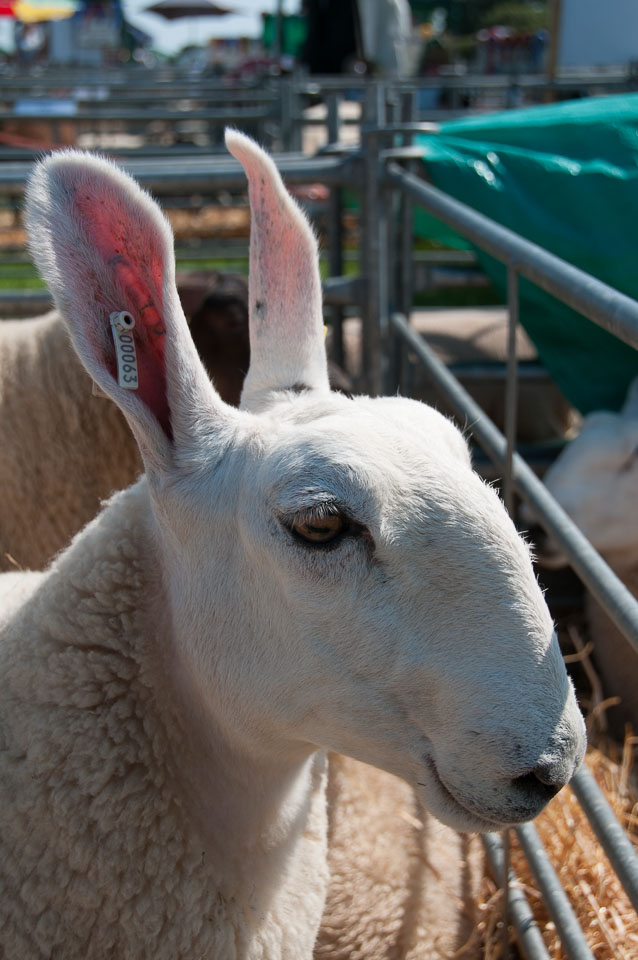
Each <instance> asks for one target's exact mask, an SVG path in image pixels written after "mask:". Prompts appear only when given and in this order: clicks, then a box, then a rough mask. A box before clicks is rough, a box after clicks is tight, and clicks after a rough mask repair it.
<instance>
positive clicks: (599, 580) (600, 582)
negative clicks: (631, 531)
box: [390, 314, 638, 651]
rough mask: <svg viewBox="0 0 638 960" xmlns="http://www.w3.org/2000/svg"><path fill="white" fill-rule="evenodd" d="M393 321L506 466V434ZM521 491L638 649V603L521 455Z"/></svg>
mask: <svg viewBox="0 0 638 960" xmlns="http://www.w3.org/2000/svg"><path fill="white" fill-rule="evenodd" d="M390 320H391V323H392V325H393V326H394V327H395V328H396V329H397V330H399V331H400V332H401V335H402V336H403V338H404V340H405V341H406V343H408V344H409V346H410V348H411V349H412V350H414V352H415V353H416V355H417V357H418V358H419V360H420V361H421V363H422V364H423V365H424V366H425V367H426V369H427V370H428V372H429V373H430V375H431V377H432V380H433V382H434V383H435V384H436V385H437V386H438V387H439V388H440V389H441V390H442V392H443V393H444V394H445V396H446V397H447V399H448V400H449V401H450V403H451V405H452V407H453V409H454V410H455V412H457V414H458V416H459V417H460V419H461V420H462V421H465V422H466V423H469V424H471V429H472V433H473V434H474V436H475V437H476V438H477V439H478V441H479V443H480V444H481V446H482V447H483V449H484V450H485V451H486V453H487V454H488V456H489V457H490V458H491V459H492V460H493V461H494V463H496V464H498V465H499V466H502V464H503V460H504V457H505V447H506V444H505V437H504V436H503V434H502V433H501V432H500V430H498V429H497V428H496V427H495V425H494V424H493V423H492V421H491V420H490V419H489V417H488V416H486V414H485V413H484V412H483V410H481V408H480V407H479V405H478V404H477V403H476V402H475V401H474V400H473V399H472V397H471V396H470V395H469V394H468V392H467V390H465V389H464V388H463V387H462V386H461V384H460V383H459V382H458V381H457V380H456V379H455V377H454V376H452V374H451V373H450V372H449V371H448V370H447V368H446V367H445V364H443V363H442V362H441V361H440V360H439V358H438V357H437V356H436V354H435V353H434V351H433V350H432V348H431V347H429V346H428V344H427V343H426V342H425V340H424V339H423V338H422V337H421V336H419V334H418V333H417V332H416V331H415V330H412V329H411V327H410V326H409V324H408V323H407V321H406V319H405V317H403V316H402V315H401V314H393V315H392V316H391V318H390ZM512 468H513V469H512V473H513V478H514V483H515V486H516V489H517V490H518V492H519V493H520V494H521V496H524V497H525V499H526V500H527V501H528V502H529V503H530V504H531V505H532V507H533V508H534V509H535V510H536V512H537V514H538V517H539V520H540V521H541V522H542V523H543V525H544V526H545V528H546V529H547V530H548V531H549V532H550V533H551V534H553V536H554V537H555V538H556V540H557V541H558V543H559V544H560V546H561V547H562V548H563V549H564V550H565V553H566V554H567V556H568V557H569V560H570V563H571V565H572V566H573V568H574V570H575V571H576V573H577V574H578V576H579V577H580V578H581V580H582V581H583V583H584V584H585V586H587V587H588V588H589V590H591V592H592V593H593V595H594V596H595V597H596V599H597V600H598V601H599V603H600V605H601V606H602V607H603V609H604V610H605V612H606V613H607V614H608V615H609V616H610V617H611V619H612V620H613V621H614V623H615V624H616V626H617V627H618V629H619V630H620V631H621V632H622V634H623V635H624V636H625V637H626V638H627V640H628V641H629V643H630V644H631V645H632V647H633V648H634V649H635V650H636V651H638V601H637V600H636V598H635V597H634V596H632V594H631V593H630V591H629V590H628V589H627V587H626V586H625V584H624V583H622V582H621V581H620V580H619V579H618V577H617V576H616V574H615V573H613V571H612V570H610V568H609V567H608V566H607V564H606V563H605V561H604V560H603V559H602V557H601V556H600V555H599V554H598V553H597V552H596V551H595V550H594V548H593V547H592V545H591V544H590V543H589V541H588V540H587V539H586V537H585V536H584V535H583V534H582V533H581V532H580V530H579V529H578V527H577V526H576V525H575V524H574V522H573V521H572V520H570V518H569V517H568V516H567V514H566V513H565V511H564V510H563V509H562V508H561V507H559V505H558V504H557V503H556V501H555V500H554V498H553V497H552V495H551V494H550V493H549V491H548V490H547V488H546V487H545V486H544V485H543V483H542V482H541V481H540V480H539V479H538V477H537V476H536V475H535V474H534V472H533V470H532V469H531V468H530V467H529V466H528V465H527V464H526V463H525V461H524V460H523V459H522V457H520V456H519V455H518V454H517V453H515V454H514V457H513V461H512Z"/></svg>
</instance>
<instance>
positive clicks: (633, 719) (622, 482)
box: [537, 379, 638, 738]
mask: <svg viewBox="0 0 638 960" xmlns="http://www.w3.org/2000/svg"><path fill="white" fill-rule="evenodd" d="M544 482H545V484H546V485H547V487H548V489H549V491H550V493H552V494H553V496H554V497H555V498H556V500H557V501H558V502H559V504H560V505H561V506H562V507H563V509H564V510H565V511H566V512H567V513H568V514H569V515H570V516H571V518H572V519H573V520H574V522H575V523H576V524H577V526H579V527H580V529H581V530H582V531H583V533H584V534H585V536H586V537H587V538H588V540H590V541H591V543H592V544H593V546H594V547H595V548H596V549H597V550H598V552H599V553H600V554H601V555H602V556H603V557H604V558H605V560H606V561H607V562H608V563H609V565H610V567H611V568H612V569H613V570H614V572H615V573H616V574H617V575H618V576H619V577H620V579H621V580H623V581H624V583H625V584H626V585H627V587H629V589H630V590H631V592H632V593H633V594H634V596H638V511H637V510H636V500H637V498H638V379H636V380H634V382H633V384H632V385H631V387H630V389H629V391H628V393H627V399H626V401H625V404H624V406H623V408H622V410H621V411H620V412H619V413H613V412H612V411H602V410H601V411H597V412H595V413H590V414H589V415H588V416H587V417H585V419H584V420H583V423H582V427H581V430H580V432H579V434H578V436H577V437H576V438H575V439H574V440H572V441H571V443H569V444H568V445H567V446H566V447H565V448H564V450H563V451H562V453H561V454H560V456H559V457H558V458H557V459H556V460H555V462H554V463H553V464H552V466H551V467H550V468H549V470H548V471H547V473H546V474H545V477H544ZM537 552H538V554H539V559H540V561H541V563H542V564H544V565H545V566H547V567H560V566H564V565H565V564H566V563H567V560H566V558H565V557H564V556H563V555H562V554H561V552H560V551H559V549H558V548H557V547H556V545H555V544H553V542H552V541H551V539H550V538H548V537H547V536H540V537H539V538H538V540H537ZM585 608H586V615H587V620H588V624H589V630H590V634H591V639H592V641H593V643H594V648H595V650H594V656H595V659H596V666H597V668H598V671H599V673H600V676H601V679H602V682H603V687H604V690H605V694H606V696H608V697H611V696H619V697H620V698H621V702H620V704H618V705H616V706H611V707H610V708H609V710H608V711H607V717H608V720H609V725H610V729H611V730H612V731H613V732H614V734H615V735H617V736H619V737H621V738H622V737H623V736H624V731H625V724H626V723H627V722H629V723H631V724H632V726H633V729H634V732H638V654H637V653H636V652H635V651H634V650H633V648H632V647H631V646H630V644H629V642H628V641H627V640H626V639H625V637H624V636H623V635H622V634H621V633H620V631H619V630H618V629H617V627H615V626H614V624H613V623H612V621H611V620H610V619H609V617H608V616H607V615H606V614H605V613H604V611H603V610H602V608H601V607H600V606H599V604H598V603H597V602H596V601H595V600H594V599H593V597H591V595H589V594H587V596H586V600H585Z"/></svg>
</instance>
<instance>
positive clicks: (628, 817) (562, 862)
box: [478, 630, 638, 960]
mask: <svg viewBox="0 0 638 960" xmlns="http://www.w3.org/2000/svg"><path fill="white" fill-rule="evenodd" d="M570 640H571V641H572V644H573V647H574V648H575V649H576V653H575V654H574V655H572V656H568V657H566V660H567V661H569V660H578V661H579V665H580V667H581V668H582V672H583V676H584V678H585V679H586V680H587V681H588V688H587V690H586V693H581V706H583V708H584V710H585V712H586V716H587V720H588V726H589V728H590V731H589V732H590V742H591V743H592V744H593V745H592V746H590V748H589V751H588V754H587V760H586V762H587V765H588V767H589V769H590V770H591V772H592V773H593V775H594V776H595V778H596V780H597V782H598V785H599V786H600V787H601V789H602V791H603V793H604V794H605V796H606V797H607V800H608V802H609V804H610V805H611V807H612V809H613V811H614V813H615V814H616V816H617V817H618V819H619V821H620V822H621V823H622V824H623V826H624V827H625V829H626V830H627V833H628V835H629V837H630V839H631V840H632V841H633V842H634V844H636V846H637V847H638V790H637V788H636V785H637V778H636V776H635V771H633V770H632V764H633V759H634V755H635V752H636V749H637V748H638V737H633V736H631V735H630V731H628V734H627V737H626V738H625V743H624V745H623V746H622V747H620V746H619V745H617V744H615V743H614V742H613V741H611V740H609V739H608V738H607V737H606V736H605V735H604V733H602V732H601V727H604V710H605V707H607V706H608V705H609V704H610V703H611V702H613V701H604V700H602V699H601V694H600V690H599V684H598V683H597V678H596V676H595V672H594V668H593V665H592V664H591V662H590V661H589V656H588V654H589V649H588V648H587V647H586V646H585V645H583V643H582V642H581V641H580V639H579V636H578V634H576V633H574V631H573V630H570ZM535 826H536V828H537V830H538V833H539V835H540V837H541V839H542V841H543V843H544V845H545V848H546V850H547V852H548V855H549V857H550V860H551V862H552V864H553V866H554V869H555V870H556V872H557V873H558V876H559V879H560V881H561V883H562V885H563V887H564V889H565V891H566V893H567V895H568V897H569V899H570V902H571V904H572V907H573V909H574V912H575V914H576V916H577V918H578V921H579V923H580V925H581V928H582V929H583V931H584V933H585V936H586V938H587V942H588V944H589V948H590V950H591V951H592V953H593V955H594V957H595V958H596V960H612V958H613V960H638V915H637V914H636V912H635V911H634V909H633V907H632V905H631V903H630V901H629V899H628V897H627V895H626V894H625V892H624V890H623V888H622V886H621V883H620V881H619V880H618V878H617V877H616V874H615V873H614V871H613V870H612V868H611V866H610V864H609V862H608V861H607V858H606V856H605V854H604V853H603V851H602V848H601V847H600V844H599V843H598V841H597V839H596V837H595V835H594V833H593V831H592V829H591V827H590V826H589V823H588V821H587V818H586V816H585V814H584V813H583V811H582V809H581V807H580V805H579V803H578V801H577V800H576V797H575V796H574V794H573V792H572V791H571V789H570V788H569V787H567V788H565V789H564V790H561V792H560V793H559V794H558V795H557V796H556V797H555V798H554V800H553V801H552V802H551V803H550V805H549V806H548V807H547V809H546V810H545V811H544V812H543V813H542V814H541V816H540V817H538V819H537V820H536V821H535ZM511 863H512V867H513V869H514V872H515V875H516V876H517V877H518V878H519V881H518V882H519V883H520V884H521V885H522V887H523V890H524V892H525V894H526V896H527V899H528V902H529V904H530V907H531V909H532V910H533V912H534V915H535V917H536V921H537V923H538V926H539V928H540V930H541V932H542V935H543V939H544V941H545V945H546V947H547V951H548V953H549V955H550V957H551V958H552V960H567V954H566V953H565V952H564V950H563V948H562V946H561V943H560V939H559V937H558V935H557V932H556V929H555V926H554V924H553V922H552V921H551V919H550V917H549V914H548V912H547V909H546V907H545V905H544V903H543V898H542V895H541V894H540V892H539V890H538V888H537V886H536V884H535V881H534V880H533V878H532V876H531V873H530V870H529V867H528V866H527V862H526V860H525V857H524V855H523V853H522V851H521V849H520V847H519V845H518V842H517V839H516V837H515V835H514V833H513V832H512V845H511ZM478 909H479V915H480V917H481V919H480V922H479V931H480V934H481V937H482V940H483V943H484V957H485V960H503V958H504V956H505V947H504V940H503V928H502V917H503V891H502V890H499V889H498V888H497V887H496V885H495V884H494V883H493V881H492V880H491V879H489V878H487V877H486V878H485V880H484V886H483V890H482V900H481V902H480V903H479V904H478ZM511 954H512V956H513V957H515V956H517V953H516V949H515V947H512V948H511Z"/></svg>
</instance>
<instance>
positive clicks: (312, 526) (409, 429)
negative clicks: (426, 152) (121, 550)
mask: <svg viewBox="0 0 638 960" xmlns="http://www.w3.org/2000/svg"><path fill="white" fill-rule="evenodd" d="M227 144H228V147H229V149H230V151H231V152H232V153H233V154H234V155H235V157H236V158H237V159H238V160H239V161H240V162H241V163H242V165H243V167H244V169H245V171H246V174H247V176H248V182H249V192H250V201H251V208H252V215H253V221H252V230H251V264H250V321H251V331H250V336H251V364H250V370H249V373H248V377H247V379H246V383H245V387H244V393H243V398H242V407H243V409H240V410H235V409H233V408H231V407H228V406H227V405H226V404H224V403H223V402H222V401H221V399H220V398H219V396H218V394H217V393H216V391H215V390H214V388H213V386H212V385H211V384H210V382H209V380H208V378H207V377H206V375H205V372H204V370H203V367H202V365H201V363H200V361H199V359H198V357H197V354H196V351H195V349H194V348H193V344H192V341H191V338H190V335H189V332H188V328H187V325H186V322H185V320H184V317H183V314H182V311H181V307H180V305H179V300H178V297H177V293H176V291H175V284H174V265H173V254H172V243H171V236H170V230H169V228H168V226H167V224H166V222H165V221H164V220H163V218H162V216H161V214H160V213H159V211H158V210H157V208H156V207H155V205H154V204H153V203H152V201H151V200H150V199H149V198H148V197H147V196H146V195H145V194H143V193H142V191H140V190H139V188H138V187H137V186H136V185H135V184H134V183H133V182H132V181H131V180H130V179H129V178H127V177H126V176H125V175H124V174H123V173H121V172H120V171H118V170H117V169H116V168H115V167H113V166H112V165H110V164H108V163H106V162H105V161H102V160H97V159H95V158H91V157H88V156H85V155H82V154H78V153H67V154H58V155H56V156H55V157H53V158H51V159H49V160H47V161H45V162H44V163H43V164H41V165H40V166H39V167H38V168H37V169H36V172H35V173H34V175H33V177H32V181H31V184H30V188H29V194H28V202H27V220H28V224H29V231H30V236H31V246H32V250H33V253H34V257H35V259H36V260H37V261H38V263H39V265H40V268H41V271H42V273H43V275H44V277H45V279H46V280H47V282H48V284H49V286H50V288H51V290H52V292H53V294H54V297H55V299H56V302H57V305H58V307H59V308H60V310H61V311H62V313H63V314H64V316H65V317H66V319H67V322H68V324H69V327H70V330H71V334H72V337H73V341H74V344H75V347H76V349H77V351H78V353H79V355H80V356H81V358H82V359H83V361H84V363H85V365H86V367H87V369H88V370H89V372H90V374H91V375H92V376H93V378H94V379H95V380H96V381H97V382H98V383H99V385H100V386H101V388H102V389H103V390H104V391H105V392H106V393H107V394H109V395H110V396H111V397H112V398H113V399H114V400H115V402H116V403H118V404H119V405H120V407H121V409H122V410H123V412H124V414H125V416H126V417H127V418H128V420H129V423H130V424H131V427H132V429H133V431H134V433H135V436H136V438H137V440H138V443H139V445H140V449H141V452H142V456H143V458H144V462H145V465H146V470H147V477H148V486H149V492H150V496H151V501H152V505H153V510H154V515H155V518H156V524H155V527H156V532H155V535H156V540H157V547H158V557H157V563H158V565H159V566H160V568H161V571H162V576H163V582H164V583H165V589H166V594H167V597H168V603H169V614H168V617H167V618H166V619H167V621H168V622H169V624H170V627H169V628H168V629H170V634H171V643H172V645H173V648H174V661H175V665H176V666H175V676H176V681H175V682H176V683H178V682H179V684H181V686H182V687H183V688H184V689H185V690H186V691H187V694H186V696H185V697H184V702H185V703H187V705H188V710H189V711H191V716H192V718H193V722H196V723H198V724H200V725H201V726H203V727H205V728H206V729H207V730H209V731H214V732H215V737H216V738H217V739H218V740H219V742H222V741H223V743H224V744H225V745H226V746H228V748H229V749H230V750H232V751H233V755H242V756H259V757H260V758H269V761H270V763H271V764H272V765H273V766H276V765H280V764H281V763H282V762H283V758H292V757H294V758H297V759H298V760H300V761H301V760H302V759H303V758H304V757H309V756H311V755H312V754H313V752H314V751H316V750H317V749H318V748H331V749H333V750H337V751H340V752H342V753H346V754H349V755H351V756H353V757H356V758H358V759H361V760H363V761H366V762H368V763H371V764H374V765H376V766H379V767H382V768H384V769H386V770H389V771H390V772H393V773H395V774H398V775H399V776H401V777H403V778H404V779H406V780H407V781H408V782H410V783H412V784H413V785H415V786H416V787H417V789H418V790H419V792H420V795H421V797H422V799H423V801H424V803H425V804H426V805H427V806H428V807H429V809H430V810H431V811H432V812H433V813H434V814H435V815H437V816H438V817H440V818H441V819H442V820H443V821H445V822H447V823H449V824H450V825H452V826H455V827H458V828H460V829H470V830H488V829H494V828H497V827H499V826H502V825H504V824H510V823H517V822H520V821H523V820H526V819H529V818H531V817H533V816H535V815H536V814H537V813H538V812H539V811H540V809H541V808H542V807H543V806H544V804H545V803H546V802H547V801H548V800H549V799H550V797H551V796H552V795H553V794H554V793H555V792H556V790H557V789H559V788H560V787H561V786H562V785H563V784H564V783H566V782H567V781H568V780H569V779H570V777H571V775H572V774H573V772H574V770H575V768H576V767H577V766H578V765H579V763H580V762H581V760H582V756H583V752H584V727H583V723H582V718H581V716H580V713H579V711H578V708H577V705H576V702H575V698H574V693H573V690H572V687H571V685H570V682H569V680H568V678H567V675H566V673H565V669H564V666H563V663H562V660H561V657H560V653H559V650H558V645H557V642H556V639H555V636H554V634H553V628H552V622H551V619H550V617H549V614H548V611H547V608H546V606H545V603H544V601H543V598H542V595H541V592H540V590H539V588H538V585H537V583H536V581H535V578H534V575H533V572H532V566H531V562H530V558H529V555H528V552H527V549H526V547H525V545H524V543H523V542H522V540H521V539H520V538H519V537H518V535H517V533H516V531H515V529H514V527H513V525H512V523H511V521H510V520H509V518H508V517H507V515H506V512H505V510H504V508H503V506H502V504H501V502H500V501H499V499H498V497H497V495H496V493H495V492H494V491H493V490H492V489H490V488H489V487H487V486H486V485H485V484H484V483H483V482H482V481H481V480H480V478H479V477H478V476H477V475H476V474H475V473H474V472H473V471H472V468H471V464H470V457H469V453H468V448H467V445H466V443H465V440H464V438H463V437H462V435H461V434H460V433H459V431H458V430H457V429H456V428H455V427H454V426H453V425H452V424H451V423H450V422H449V421H447V420H446V419H445V418H444V417H443V416H441V415H440V414H439V413H437V412H436V411H435V410H433V409H432V408H429V407H427V406H425V405H423V404H420V403H418V402H415V401H411V400H407V399H401V398H378V399H370V398H367V397H359V398H355V399H350V398H346V397H344V396H341V395H337V394H334V393H331V392H330V390H329V385H328V378H327V372H326V356H325V348H324V336H323V322H322V314H321V299H320V283H319V272H318V263H317V249H316V242H315V239H314V236H313V234H312V232H311V230H310V227H309V225H308V224H307V222H306V220H305V218H304V216H303V214H302V213H301V211H300V210H299V209H298V207H297V206H296V204H295V203H294V201H293V200H292V198H291V197H290V196H289V194H288V193H287V191H286V190H285V188H284V186H283V184H282V182H281V179H280V177H279V174H278V172H277V170H276V167H275V165H274V163H273V161H272V160H271V159H270V158H269V157H267V156H266V154H264V153H263V151H262V150H260V148H259V147H257V145H256V144H254V143H253V142H252V141H251V140H249V139H248V138H246V137H244V136H243V135H241V134H239V133H237V132H235V131H232V132H229V133H228V134H227ZM123 313H126V315H127V317H128V318H130V321H131V322H129V319H127V320H126V322H127V324H129V326H128V328H127V329H128V333H129V335H130V337H132V340H133V343H134V346H135V357H136V361H135V362H136V374H137V386H136V387H135V389H132V390H131V389H127V384H126V383H123V382H122V379H121V376H120V373H121V370H120V367H119V360H118V356H117V350H119V349H120V348H119V347H118V346H117V343H116V341H117V329H116V328H114V326H113V324H114V323H116V324H117V322H118V321H117V318H118V316H120V315H121V314H123ZM114 316H115V318H116V320H115V321H113V317H114ZM129 347H130V342H129ZM120 359H121V357H120ZM211 736H212V734H210V736H209V737H208V739H209V740H210V737H211Z"/></svg>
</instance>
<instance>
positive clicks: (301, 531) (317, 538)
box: [291, 513, 347, 544]
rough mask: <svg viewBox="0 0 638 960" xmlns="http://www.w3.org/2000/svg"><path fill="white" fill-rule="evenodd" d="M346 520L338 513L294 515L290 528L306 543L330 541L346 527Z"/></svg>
mask: <svg viewBox="0 0 638 960" xmlns="http://www.w3.org/2000/svg"><path fill="white" fill-rule="evenodd" d="M346 526H347V521H346V519H345V517H343V516H342V515H341V514H340V513H330V514H328V515H327V516H325V517H317V516H315V517H312V516H311V517H308V516H301V517H296V518H295V519H294V520H293V522H292V524H291V530H292V532H293V533H294V534H295V536H296V537H298V538H299V539H300V540H305V541H306V542H307V543H318V544H321V543H331V542H332V541H333V540H336V539H337V538H338V537H339V536H340V535H341V534H342V533H343V532H344V530H345V529H346Z"/></svg>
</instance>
